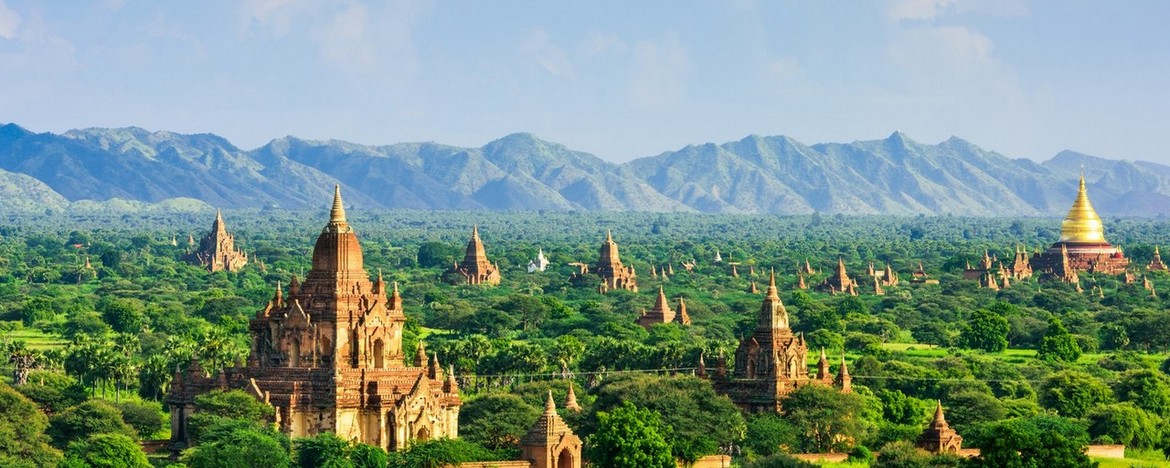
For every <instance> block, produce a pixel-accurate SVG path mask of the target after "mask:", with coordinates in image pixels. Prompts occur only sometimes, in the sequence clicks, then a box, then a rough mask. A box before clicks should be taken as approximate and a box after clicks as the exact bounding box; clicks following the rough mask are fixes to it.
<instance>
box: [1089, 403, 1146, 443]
mask: <svg viewBox="0 0 1170 468" xmlns="http://www.w3.org/2000/svg"><path fill="white" fill-rule="evenodd" d="M1087 419H1088V420H1089V435H1091V436H1093V437H1094V438H1100V437H1103V436H1108V437H1109V439H1110V440H1112V441H1113V442H1115V443H1118V444H1125V446H1126V447H1134V448H1138V449H1149V448H1155V447H1158V446H1159V445H1160V444H1161V442H1162V432H1163V429H1162V428H1161V426H1162V424H1161V421H1160V420H1159V418H1158V417H1157V416H1153V415H1151V414H1150V413H1147V412H1145V411H1144V410H1142V409H1141V408H1138V407H1137V406H1136V405H1134V404H1133V403H1130V402H1128V401H1127V402H1124V403H1114V404H1112V405H1104V406H1098V407H1096V408H1094V409H1093V410H1092V411H1090V412H1089V415H1088V417H1087Z"/></svg>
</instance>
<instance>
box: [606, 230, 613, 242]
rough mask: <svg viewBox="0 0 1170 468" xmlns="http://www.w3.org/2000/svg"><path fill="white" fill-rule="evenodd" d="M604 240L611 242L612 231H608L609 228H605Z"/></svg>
mask: <svg viewBox="0 0 1170 468" xmlns="http://www.w3.org/2000/svg"><path fill="white" fill-rule="evenodd" d="M605 241H606V242H613V232H612V231H610V230H609V229H606V230H605Z"/></svg>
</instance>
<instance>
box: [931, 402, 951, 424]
mask: <svg viewBox="0 0 1170 468" xmlns="http://www.w3.org/2000/svg"><path fill="white" fill-rule="evenodd" d="M936 401H937V403H938V404H937V405H936V406H935V407H934V421H932V422H931V423H930V425H931V427H946V426H947V419H946V417H945V416H943V407H942V400H936Z"/></svg>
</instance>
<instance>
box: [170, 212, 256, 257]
mask: <svg viewBox="0 0 1170 468" xmlns="http://www.w3.org/2000/svg"><path fill="white" fill-rule="evenodd" d="M187 241H188V243H189V245H191V246H194V244H195V238H194V237H190V235H188V237H187ZM183 260H185V261H187V262H188V263H190V264H192V265H198V266H201V267H203V268H206V269H207V270H208V271H220V270H227V271H239V270H240V269H241V268H243V267H244V265H247V264H248V256H247V255H246V254H245V253H244V252H243V251H238V250H236V238H235V236H233V235H231V233H229V232H228V231H227V226H226V225H224V223H223V213H222V212H220V211H219V210H215V222H214V223H212V224H211V232H209V233H207V235H206V236H203V239H202V240H200V241H199V248H198V249H195V250H190V249H188V251H187V255H185V256H183Z"/></svg>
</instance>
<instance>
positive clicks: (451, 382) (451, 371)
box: [443, 364, 459, 393]
mask: <svg viewBox="0 0 1170 468" xmlns="http://www.w3.org/2000/svg"><path fill="white" fill-rule="evenodd" d="M443 391H444V392H447V393H459V383H458V382H456V381H455V365H454V364H451V365H449V366H447V383H445V384H443Z"/></svg>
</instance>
